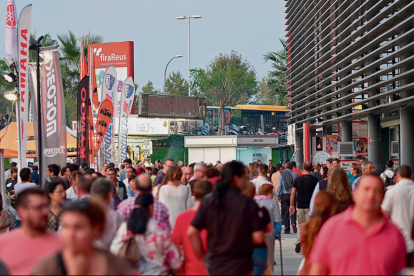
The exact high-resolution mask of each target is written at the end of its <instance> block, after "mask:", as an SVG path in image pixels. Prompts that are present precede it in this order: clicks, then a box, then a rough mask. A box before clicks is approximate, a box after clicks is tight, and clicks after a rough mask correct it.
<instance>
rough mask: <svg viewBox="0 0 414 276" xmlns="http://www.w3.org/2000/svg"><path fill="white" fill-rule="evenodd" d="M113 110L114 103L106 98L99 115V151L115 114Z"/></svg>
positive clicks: (96, 150) (97, 131) (97, 134)
mask: <svg viewBox="0 0 414 276" xmlns="http://www.w3.org/2000/svg"><path fill="white" fill-rule="evenodd" d="M113 110H114V106H113V105H112V101H111V100H108V99H106V100H104V101H103V102H102V103H101V107H100V108H99V111H98V117H97V127H96V147H95V152H98V150H99V148H100V147H101V145H102V142H103V139H104V137H105V134H106V131H107V130H108V127H109V125H110V123H111V120H112V117H113V115H114V114H113Z"/></svg>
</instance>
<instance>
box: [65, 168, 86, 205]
mask: <svg viewBox="0 0 414 276" xmlns="http://www.w3.org/2000/svg"><path fill="white" fill-rule="evenodd" d="M82 175H83V172H81V171H74V172H72V179H71V183H72V186H71V187H70V188H69V189H67V190H66V198H67V199H70V200H77V199H79V196H78V195H77V194H76V190H75V189H74V187H76V186H77V185H78V180H79V177H80V176H82Z"/></svg>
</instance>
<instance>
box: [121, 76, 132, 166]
mask: <svg viewBox="0 0 414 276" xmlns="http://www.w3.org/2000/svg"><path fill="white" fill-rule="evenodd" d="M134 92H135V86H134V81H133V80H132V77H128V78H127V79H126V80H125V82H124V86H123V88H122V93H121V101H120V103H121V104H120V112H119V127H118V129H119V131H118V162H123V160H124V159H126V158H128V154H127V140H128V117H129V113H130V112H131V108H132V104H133V103H134V101H133V100H134Z"/></svg>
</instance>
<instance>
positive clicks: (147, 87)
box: [141, 81, 161, 95]
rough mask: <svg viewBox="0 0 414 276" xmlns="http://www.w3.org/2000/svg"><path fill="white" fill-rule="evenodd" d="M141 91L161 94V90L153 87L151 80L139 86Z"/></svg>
mask: <svg viewBox="0 0 414 276" xmlns="http://www.w3.org/2000/svg"><path fill="white" fill-rule="evenodd" d="M141 93H143V94H154V95H156V94H161V92H160V91H159V90H157V89H155V88H154V84H153V83H152V81H148V82H147V84H146V85H144V86H143V87H142V88H141Z"/></svg>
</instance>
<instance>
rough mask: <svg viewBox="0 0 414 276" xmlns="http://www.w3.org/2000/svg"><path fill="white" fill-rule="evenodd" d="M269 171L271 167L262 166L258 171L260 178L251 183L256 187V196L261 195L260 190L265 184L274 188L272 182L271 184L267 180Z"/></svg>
mask: <svg viewBox="0 0 414 276" xmlns="http://www.w3.org/2000/svg"><path fill="white" fill-rule="evenodd" d="M268 170H269V167H268V166H267V165H266V164H260V165H259V168H258V169H257V173H258V174H259V176H258V177H257V178H256V179H253V180H252V181H251V182H252V183H253V184H254V186H255V187H256V194H257V195H258V194H259V188H260V186H262V185H263V184H270V185H272V186H273V184H272V182H270V181H269V180H268V179H267V172H268Z"/></svg>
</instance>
